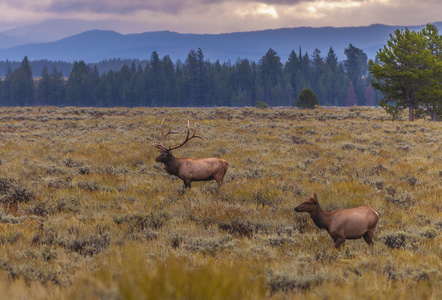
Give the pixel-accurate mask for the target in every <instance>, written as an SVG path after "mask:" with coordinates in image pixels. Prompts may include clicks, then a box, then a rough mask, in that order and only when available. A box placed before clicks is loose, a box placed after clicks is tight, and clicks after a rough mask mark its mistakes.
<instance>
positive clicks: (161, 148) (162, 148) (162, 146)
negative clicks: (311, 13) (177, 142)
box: [153, 119, 175, 151]
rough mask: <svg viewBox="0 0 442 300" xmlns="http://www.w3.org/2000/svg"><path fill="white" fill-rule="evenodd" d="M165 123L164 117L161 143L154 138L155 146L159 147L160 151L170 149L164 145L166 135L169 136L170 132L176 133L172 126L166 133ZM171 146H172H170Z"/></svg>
mask: <svg viewBox="0 0 442 300" xmlns="http://www.w3.org/2000/svg"><path fill="white" fill-rule="evenodd" d="M163 123H164V119H163V121H161V134H162V136H163V137H162V138H161V144H158V143H157V141H156V140H155V139H154V140H153V146H154V147H155V148H157V149H159V150H160V151H169V150H170V149H169V150H168V149H167V148H166V147H164V138H165V137H166V136H168V135H169V134H171V133H175V132H172V128H169V130H168V131H167V133H166V134H164V128H163ZM169 148H170V147H169Z"/></svg>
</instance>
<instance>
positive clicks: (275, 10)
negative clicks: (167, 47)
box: [0, 0, 442, 33]
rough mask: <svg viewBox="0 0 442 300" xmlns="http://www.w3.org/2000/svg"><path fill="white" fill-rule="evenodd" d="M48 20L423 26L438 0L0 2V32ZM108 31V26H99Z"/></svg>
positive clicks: (163, 26) (123, 24)
mask: <svg viewBox="0 0 442 300" xmlns="http://www.w3.org/2000/svg"><path fill="white" fill-rule="evenodd" d="M48 19H67V20H85V21H93V22H96V23H97V24H101V27H103V26H105V27H106V26H107V27H108V28H107V29H112V30H115V31H118V32H120V33H139V32H146V31H157V30H170V31H176V32H180V33H227V32H237V31H252V30H262V29H273V28H283V27H301V26H312V27H322V26H334V27H346V26H365V25H371V24H376V23H380V24H386V25H422V24H426V23H431V22H437V21H442V1H441V0H292V1H290V0H262V1H256V2H255V1H250V0H236V1H229V0H188V1H186V0H40V1H35V0H1V1H0V30H6V29H11V28H14V27H16V26H20V25H26V24H31V23H38V22H41V21H44V20H48ZM98 29H106V28H98Z"/></svg>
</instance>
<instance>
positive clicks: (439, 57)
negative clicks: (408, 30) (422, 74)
mask: <svg viewBox="0 0 442 300" xmlns="http://www.w3.org/2000/svg"><path fill="white" fill-rule="evenodd" d="M421 33H422V35H423V37H424V39H425V40H426V41H427V48H428V49H429V50H430V53H431V56H432V59H431V60H432V61H433V62H432V63H431V64H430V65H429V68H430V69H431V75H430V76H429V77H427V78H425V84H424V85H425V88H422V89H420V90H419V91H418V92H417V97H418V98H419V100H420V103H422V104H421V105H420V106H418V107H417V114H420V115H422V114H427V115H429V116H430V117H431V119H432V120H433V121H437V120H438V117H439V118H442V35H440V34H439V30H438V28H437V27H436V26H435V25H433V24H427V25H426V27H425V28H424V29H422V31H421Z"/></svg>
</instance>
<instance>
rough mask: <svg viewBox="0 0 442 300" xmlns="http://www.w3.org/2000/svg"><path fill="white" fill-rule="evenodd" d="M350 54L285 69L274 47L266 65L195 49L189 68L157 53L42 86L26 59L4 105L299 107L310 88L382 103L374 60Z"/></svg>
mask: <svg viewBox="0 0 442 300" xmlns="http://www.w3.org/2000/svg"><path fill="white" fill-rule="evenodd" d="M345 55H346V57H347V59H346V60H344V61H343V62H340V61H338V59H337V56H336V53H335V51H334V49H333V48H332V47H330V49H329V51H328V53H327V54H326V56H325V57H323V56H321V51H320V50H318V49H316V50H315V51H314V52H313V54H312V55H309V54H308V53H307V52H305V53H302V51H301V49H299V51H298V52H295V51H292V52H291V54H290V56H289V57H288V59H287V61H286V62H285V63H283V62H282V60H281V58H280V57H279V56H278V54H277V52H276V51H274V50H273V49H269V50H268V51H267V53H265V55H263V56H262V57H261V59H260V60H259V61H258V62H254V61H250V60H248V59H238V60H237V61H236V62H234V63H232V62H224V63H221V62H219V61H216V62H214V63H212V62H210V61H209V60H206V59H205V58H204V53H203V51H202V50H201V49H200V48H199V49H197V50H191V51H190V52H189V54H188V55H187V58H186V60H185V61H184V62H182V61H180V60H178V61H177V62H175V63H174V62H172V60H171V59H170V57H169V56H168V55H166V56H164V57H163V58H160V57H159V56H158V54H157V52H156V51H154V52H153V53H152V54H151V57H150V60H147V61H145V62H144V61H143V62H141V61H132V62H131V63H130V64H123V66H122V67H121V68H119V69H109V70H108V71H106V72H102V73H100V72H99V71H98V68H97V65H96V64H95V65H94V64H86V63H85V62H84V61H78V62H74V64H73V67H72V70H71V71H70V73H69V74H68V76H67V77H66V76H65V75H64V74H63V72H62V70H59V69H57V67H56V66H55V65H50V66H51V67H52V70H49V69H48V67H47V66H44V67H43V69H42V71H41V74H40V77H39V78H38V80H37V79H35V78H33V74H32V68H31V63H30V62H29V60H28V58H27V57H25V58H24V59H23V61H22V62H21V63H20V64H19V65H18V66H17V67H16V68H15V69H14V70H12V68H11V67H9V68H8V70H7V72H6V76H5V78H4V79H3V80H2V81H1V83H0V105H2V106H16V105H17V106H30V105H54V106H96V107H115V106H127V107H135V106H148V107H155V106H172V107H213V106H238V107H241V106H254V105H255V104H256V103H257V102H264V103H267V104H268V105H270V106H293V105H295V103H296V100H297V98H298V95H299V94H300V93H301V91H302V90H304V89H311V90H312V91H313V92H314V93H315V94H316V95H317V96H318V101H319V104H320V105H323V106H353V105H376V104H377V102H378V101H379V94H376V92H375V90H374V89H373V88H372V86H371V84H370V74H369V73H368V69H367V55H366V54H365V53H364V52H363V51H362V50H361V49H358V48H357V47H355V46H353V45H352V44H349V46H348V48H346V49H345ZM109 62H110V63H112V61H109ZM113 62H114V63H115V61H113ZM120 62H121V61H120ZM65 67H66V66H63V68H65Z"/></svg>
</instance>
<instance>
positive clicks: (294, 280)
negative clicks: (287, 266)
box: [266, 272, 324, 293]
mask: <svg viewBox="0 0 442 300" xmlns="http://www.w3.org/2000/svg"><path fill="white" fill-rule="evenodd" d="M323 280H324V278H323V276H322V275H321V274H318V273H317V274H315V273H313V274H303V275H298V274H293V273H287V272H277V273H273V272H271V273H269V274H267V276H266V285H267V286H268V288H269V289H270V292H271V293H276V292H291V291H296V290H306V289H309V288H311V287H312V286H315V285H317V284H320V283H321V282H322V281H323Z"/></svg>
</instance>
